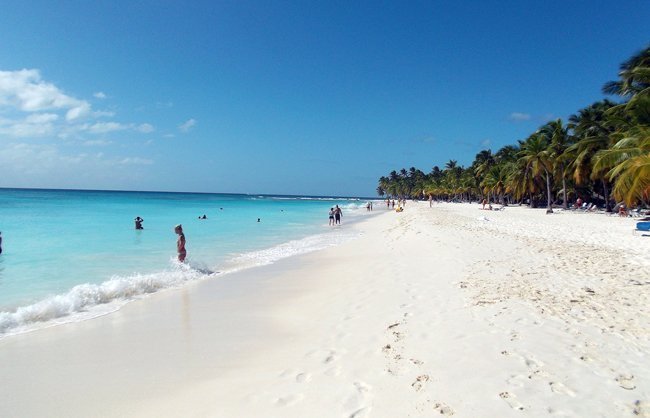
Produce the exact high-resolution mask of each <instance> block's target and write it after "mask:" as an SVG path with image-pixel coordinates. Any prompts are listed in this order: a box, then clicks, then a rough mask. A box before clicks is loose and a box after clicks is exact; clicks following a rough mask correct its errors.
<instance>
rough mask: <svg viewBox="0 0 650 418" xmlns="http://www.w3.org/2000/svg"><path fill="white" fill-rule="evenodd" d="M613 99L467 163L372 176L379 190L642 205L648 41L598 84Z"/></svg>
mask: <svg viewBox="0 0 650 418" xmlns="http://www.w3.org/2000/svg"><path fill="white" fill-rule="evenodd" d="M603 92H604V93H605V94H610V95H617V96H619V97H620V98H621V102H620V103H615V102H612V101H610V100H607V99H605V100H602V101H599V102H596V103H593V104H591V105H589V106H587V107H585V108H584V109H580V110H578V111H577V112H576V113H575V114H574V115H572V116H571V117H570V118H569V120H568V123H565V122H563V121H562V120H561V119H557V120H554V121H551V122H548V123H546V124H545V125H543V126H541V127H540V128H539V129H538V130H537V131H536V132H534V133H532V134H531V135H530V136H529V137H528V138H526V139H525V140H519V141H517V142H518V143H517V145H506V146H505V147H503V148H501V149H500V150H499V151H498V152H497V153H496V154H493V153H492V151H491V150H483V151H481V152H479V153H478V154H476V157H475V159H474V162H473V163H472V165H471V166H469V167H467V168H464V167H462V166H459V165H458V163H457V161H455V160H450V161H449V162H447V163H446V164H445V167H444V169H442V170H441V169H440V168H439V167H437V166H436V167H433V170H431V172H430V173H428V174H425V173H424V172H422V171H421V170H418V169H416V168H415V167H411V168H410V169H409V170H408V171H407V170H406V169H402V170H400V172H399V173H398V172H397V171H392V172H391V173H390V174H389V175H388V177H381V178H380V179H379V186H378V187H377V193H378V195H379V196H385V195H388V196H392V197H403V198H406V197H411V198H422V197H425V196H428V195H432V196H434V197H435V198H436V199H446V200H449V199H454V200H469V201H471V200H481V199H484V198H487V199H490V200H492V201H495V202H499V203H502V204H507V203H512V202H520V203H521V202H522V201H524V200H529V202H530V204H531V206H533V207H537V206H540V205H545V206H546V207H547V210H548V211H552V207H553V204H561V205H562V206H563V207H564V208H567V206H568V202H569V201H570V200H575V199H576V198H577V197H582V198H583V199H584V200H585V201H590V202H594V201H597V202H600V203H601V204H603V205H604V206H605V208H606V210H607V211H611V209H612V206H613V205H612V203H613V202H621V201H622V202H625V203H626V204H627V205H628V206H637V205H640V206H645V207H647V206H648V203H649V202H650V47H646V48H645V49H643V50H642V51H641V52H639V53H638V54H636V55H634V56H632V57H631V58H630V59H628V60H627V61H626V62H624V63H623V64H621V67H620V72H619V79H618V80H617V81H610V82H608V83H607V84H605V86H604V87H603Z"/></svg>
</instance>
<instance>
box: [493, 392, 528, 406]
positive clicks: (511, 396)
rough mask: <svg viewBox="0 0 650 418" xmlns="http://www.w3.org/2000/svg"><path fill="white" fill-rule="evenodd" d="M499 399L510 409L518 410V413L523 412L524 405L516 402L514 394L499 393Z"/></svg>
mask: <svg viewBox="0 0 650 418" xmlns="http://www.w3.org/2000/svg"><path fill="white" fill-rule="evenodd" d="M499 397H500V398H501V399H503V400H504V401H506V403H507V404H508V405H509V406H510V408H512V409H518V410H520V411H523V410H524V405H522V404H521V402H519V401H518V400H517V397H516V396H515V395H514V394H512V393H510V392H501V393H499Z"/></svg>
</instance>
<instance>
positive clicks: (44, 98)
mask: <svg viewBox="0 0 650 418" xmlns="http://www.w3.org/2000/svg"><path fill="white" fill-rule="evenodd" d="M0 105H9V106H12V107H15V108H17V109H19V110H22V111H25V112H40V111H43V110H52V109H70V110H69V111H71V110H73V109H77V108H79V109H84V108H90V105H89V104H88V103H87V102H85V101H84V100H79V99H75V98H74V97H71V96H68V95H66V94H64V93H63V92H62V91H61V90H59V88H57V87H56V86H55V85H53V84H51V83H47V82H45V81H43V80H42V79H41V74H40V73H39V71H38V70H19V71H0ZM73 114H78V115H80V114H81V112H80V111H75V112H73Z"/></svg>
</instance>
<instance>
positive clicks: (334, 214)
mask: <svg viewBox="0 0 650 418" xmlns="http://www.w3.org/2000/svg"><path fill="white" fill-rule="evenodd" d="M329 215H330V225H341V216H343V211H342V210H341V208H340V207H339V205H336V206H335V207H333V208H330V214H329Z"/></svg>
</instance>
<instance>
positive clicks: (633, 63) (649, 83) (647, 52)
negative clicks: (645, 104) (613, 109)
mask: <svg viewBox="0 0 650 418" xmlns="http://www.w3.org/2000/svg"><path fill="white" fill-rule="evenodd" d="M648 69H650V46H648V47H646V48H644V49H642V50H641V51H639V52H638V53H637V54H635V55H633V56H632V57H630V58H629V59H628V60H627V61H625V62H624V63H622V64H621V66H620V71H619V73H618V76H619V80H618V81H610V82H608V83H606V84H605V86H604V87H603V92H604V93H605V94H615V95H618V96H623V97H632V96H635V95H637V94H639V93H642V92H644V91H645V92H646V94H647V91H648V87H650V71H648Z"/></svg>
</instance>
